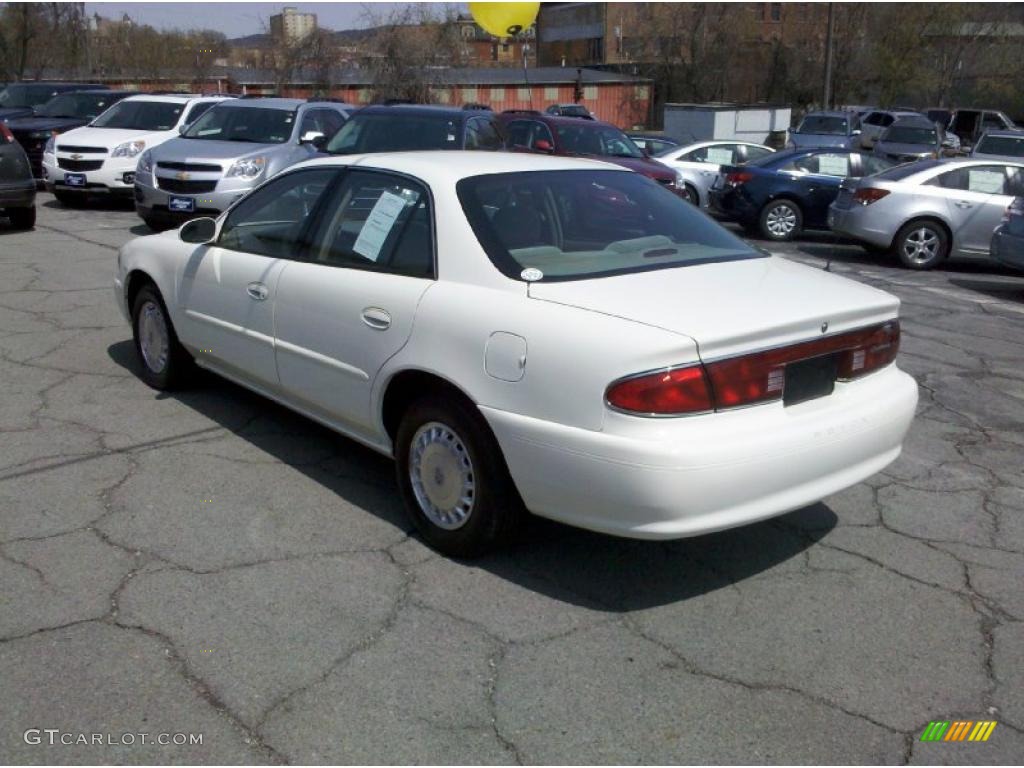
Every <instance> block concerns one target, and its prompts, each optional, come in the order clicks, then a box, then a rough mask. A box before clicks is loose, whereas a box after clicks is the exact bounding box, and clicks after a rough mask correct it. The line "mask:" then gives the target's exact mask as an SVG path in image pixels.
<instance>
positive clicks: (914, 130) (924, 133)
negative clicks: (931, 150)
mask: <svg viewBox="0 0 1024 768" xmlns="http://www.w3.org/2000/svg"><path fill="white" fill-rule="evenodd" d="M938 140H939V139H938V136H937V135H936V133H935V129H934V128H925V127H924V126H921V127H916V126H910V125H894V126H892V127H891V128H889V130H887V131H886V132H885V135H884V136H883V137H882V141H891V142H893V143H894V144H935V143H937V142H938Z"/></svg>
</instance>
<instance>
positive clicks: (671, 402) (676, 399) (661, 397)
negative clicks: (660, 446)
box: [605, 363, 714, 416]
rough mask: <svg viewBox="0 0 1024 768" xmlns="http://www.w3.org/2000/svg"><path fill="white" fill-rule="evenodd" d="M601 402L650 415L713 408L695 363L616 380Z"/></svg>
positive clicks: (700, 368) (664, 414)
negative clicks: (604, 401)
mask: <svg viewBox="0 0 1024 768" xmlns="http://www.w3.org/2000/svg"><path fill="white" fill-rule="evenodd" d="M605 400H606V401H607V402H608V404H609V405H610V406H612V407H613V408H617V409H618V410H620V411H628V412H630V413H641V414H648V415H654V416H679V415H682V414H684V413H701V412H706V411H711V410H713V409H714V406H713V405H712V403H711V392H710V390H709V389H708V382H707V377H706V376H705V374H704V367H703V366H702V365H700V364H699V363H698V364H697V365H691V366H687V367H685V368H670V369H667V370H663V371H657V372H656V373H645V374H640V375H639V376H631V377H629V378H625V379H619V380H618V381H616V382H614V383H613V384H612V385H611V386H609V387H608V390H607V391H606V392H605Z"/></svg>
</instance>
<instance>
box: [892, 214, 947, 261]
mask: <svg viewBox="0 0 1024 768" xmlns="http://www.w3.org/2000/svg"><path fill="white" fill-rule="evenodd" d="M893 248H894V249H895V251H896V257H897V258H898V259H899V260H900V263H901V264H902V265H903V266H904V267H906V268H907V269H918V270H924V269H934V268H935V267H937V266H938V265H939V264H941V263H942V262H943V261H945V260H946V257H947V256H949V235H948V234H947V233H946V228H945V227H944V226H942V225H941V224H939V223H938V222H937V221H933V220H932V219H915V220H914V221H908V222H907V223H906V224H904V225H903V226H902V227H901V228H900V231H899V232H897V233H896V239H895V240H893Z"/></svg>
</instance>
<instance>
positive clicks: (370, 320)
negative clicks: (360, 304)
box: [363, 307, 391, 331]
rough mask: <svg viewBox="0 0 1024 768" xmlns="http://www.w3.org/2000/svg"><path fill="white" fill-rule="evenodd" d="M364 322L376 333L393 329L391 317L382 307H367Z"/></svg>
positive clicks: (364, 311) (364, 312)
mask: <svg viewBox="0 0 1024 768" xmlns="http://www.w3.org/2000/svg"><path fill="white" fill-rule="evenodd" d="M363 322H364V323H366V324H367V325H368V326H370V327H371V328H373V329H374V330H375V331H386V330H387V329H388V328H390V327H391V315H390V314H389V313H388V311H387V310H386V309H381V308H380V307H367V308H366V309H364V310H363Z"/></svg>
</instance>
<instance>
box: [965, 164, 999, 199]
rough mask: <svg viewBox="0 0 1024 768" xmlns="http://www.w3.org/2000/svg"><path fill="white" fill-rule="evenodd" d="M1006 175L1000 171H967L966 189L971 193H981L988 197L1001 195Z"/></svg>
mask: <svg viewBox="0 0 1024 768" xmlns="http://www.w3.org/2000/svg"><path fill="white" fill-rule="evenodd" d="M1005 181H1006V174H1005V173H1003V172H1002V171H988V170H981V169H978V170H974V169H972V170H969V171H968V172H967V188H968V189H969V190H970V191H971V192H983V193H985V194H988V195H1001V194H1003V183H1004V182H1005Z"/></svg>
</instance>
